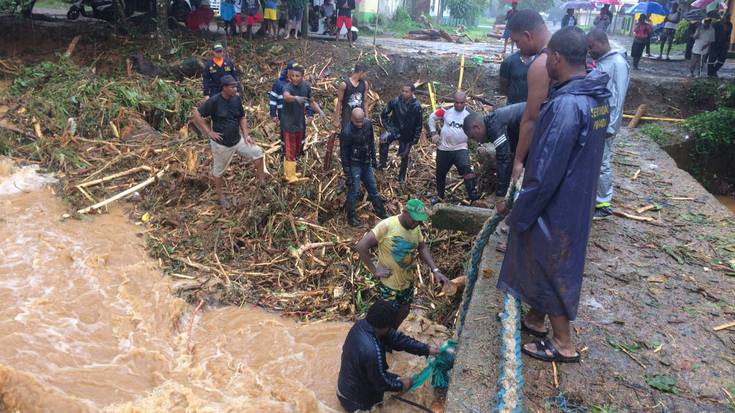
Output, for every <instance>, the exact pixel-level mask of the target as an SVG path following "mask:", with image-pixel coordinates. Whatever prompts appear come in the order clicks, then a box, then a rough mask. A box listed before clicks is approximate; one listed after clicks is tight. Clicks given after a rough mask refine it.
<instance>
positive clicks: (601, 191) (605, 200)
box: [595, 135, 615, 208]
mask: <svg viewBox="0 0 735 413" xmlns="http://www.w3.org/2000/svg"><path fill="white" fill-rule="evenodd" d="M614 140H615V135H607V137H606V138H605V147H604V149H603V152H602V165H601V166H600V179H599V181H598V182H597V203H596V205H595V207H596V208H603V207H609V206H610V202H611V201H612V195H613V187H612V166H611V163H612V154H613V141H614Z"/></svg>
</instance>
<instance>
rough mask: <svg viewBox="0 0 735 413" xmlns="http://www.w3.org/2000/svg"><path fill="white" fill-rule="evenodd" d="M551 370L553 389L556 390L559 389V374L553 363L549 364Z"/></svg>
mask: <svg viewBox="0 0 735 413" xmlns="http://www.w3.org/2000/svg"><path fill="white" fill-rule="evenodd" d="M551 369H552V370H553V371H554V387H555V388H557V389H558V388H559V372H558V370H557V369H556V362H555V361H552V362H551Z"/></svg>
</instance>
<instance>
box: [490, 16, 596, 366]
mask: <svg viewBox="0 0 735 413" xmlns="http://www.w3.org/2000/svg"><path fill="white" fill-rule="evenodd" d="M586 56H587V38H586V36H585V33H584V32H583V31H582V30H581V29H579V28H577V27H568V28H563V29H561V30H559V31H558V32H556V33H554V35H553V36H552V38H551V40H550V41H549V45H548V48H547V61H546V69H547V71H548V74H549V78H550V79H551V80H552V81H553V82H554V83H553V84H554V87H553V88H552V89H551V92H550V93H549V99H548V100H547V101H546V102H545V103H544V104H543V106H542V108H541V112H540V114H539V119H538V124H537V125H536V128H535V133H534V137H533V143H532V144H531V147H530V151H529V153H528V159H527V161H526V169H525V176H524V178H523V186H522V188H521V190H520V192H519V195H518V199H517V200H516V201H515V206H514V207H513V210H512V211H511V213H510V216H509V217H508V218H509V219H508V224H509V227H510V231H509V236H508V248H507V251H506V254H505V259H504V260H503V266H502V268H501V271H500V276H499V279H498V288H499V289H501V290H503V291H505V292H507V293H508V294H510V295H512V296H514V297H516V298H518V299H520V300H521V301H523V302H524V303H526V304H528V305H529V306H530V307H531V310H530V311H529V312H528V313H527V314H526V316H525V317H524V318H523V320H522V328H523V330H524V331H526V332H529V333H530V334H532V335H534V336H536V337H545V336H546V334H547V331H546V330H545V327H544V323H545V319H546V316H548V317H549V320H550V322H551V327H552V330H553V336H552V337H551V338H550V339H546V338H544V339H542V340H537V341H534V342H531V343H528V344H525V345H524V346H523V352H524V353H525V354H527V355H529V356H531V357H533V358H536V359H540V360H544V361H557V362H579V353H578V352H577V350H576V348H575V345H574V343H573V342H572V338H571V332H570V326H569V322H570V321H571V320H574V318H575V317H576V315H577V305H578V304H579V295H580V290H581V287H582V271H583V270H584V260H585V254H586V252H587V239H588V237H589V233H590V226H591V224H592V214H593V210H594V206H595V205H594V204H595V194H596V189H597V179H598V176H599V170H600V163H601V161H602V151H603V147H604V145H605V130H606V129H607V125H608V122H609V112H610V110H609V107H608V98H609V96H610V92H609V91H608V90H607V88H606V85H607V81H608V75H606V74H604V73H600V72H598V71H594V72H592V73H590V74H588V75H585V59H586Z"/></svg>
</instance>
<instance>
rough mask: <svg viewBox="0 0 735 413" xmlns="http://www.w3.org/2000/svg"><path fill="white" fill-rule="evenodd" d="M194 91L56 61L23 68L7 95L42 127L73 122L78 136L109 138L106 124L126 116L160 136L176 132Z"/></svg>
mask: <svg viewBox="0 0 735 413" xmlns="http://www.w3.org/2000/svg"><path fill="white" fill-rule="evenodd" d="M194 86H195V85H194V84H192V83H189V84H187V83H179V82H173V81H167V80H163V79H158V78H156V79H152V80H151V79H142V78H131V79H124V80H115V81H112V80H110V79H108V78H106V77H104V76H99V75H96V74H95V73H94V72H93V71H92V69H90V68H88V67H83V66H77V65H75V64H74V63H72V62H71V61H70V60H68V59H64V58H62V59H61V60H60V61H59V62H58V63H51V62H44V63H41V64H38V65H33V66H25V67H24V68H23V70H22V71H21V73H20V75H19V76H18V77H17V78H16V79H15V81H14V82H13V84H12V86H11V88H10V91H11V93H12V94H14V95H16V96H20V95H24V99H26V101H27V106H28V107H30V108H33V111H34V113H36V114H37V116H39V117H41V118H42V119H40V120H41V121H42V122H41V123H42V124H43V125H44V126H45V127H50V128H55V129H56V130H57V131H61V130H63V129H64V127H65V126H66V124H67V120H68V119H69V118H74V119H76V124H77V125H78V127H79V129H78V130H79V132H80V133H81V134H83V135H89V136H99V135H102V136H112V134H111V133H110V132H111V131H110V129H111V127H110V122H115V121H118V120H120V119H124V118H127V117H128V116H130V115H135V116H140V117H141V118H143V119H144V120H145V121H146V122H148V123H149V124H150V125H151V126H153V127H154V128H157V129H161V130H165V129H169V130H170V129H172V127H173V128H178V127H180V126H181V125H183V124H184V123H186V121H187V120H188V117H189V115H190V114H191V111H192V109H193V108H194V105H195V103H196V100H197V99H198V89H196V88H195V87H194ZM30 91H32V93H29V92H30Z"/></svg>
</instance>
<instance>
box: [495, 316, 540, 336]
mask: <svg viewBox="0 0 735 413" xmlns="http://www.w3.org/2000/svg"><path fill="white" fill-rule="evenodd" d="M502 315H503V313H498V314H497V318H498V321H502V320H501V318H500V317H501V316H502ZM521 331H523V332H524V333H528V334H530V335H532V336H534V337H538V338H546V336H548V335H549V330H544V331H539V330H536V329H534V328H531V327H529V326H528V325H527V324H526V322H525V321H523V318H521Z"/></svg>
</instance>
